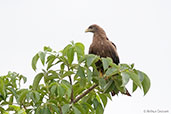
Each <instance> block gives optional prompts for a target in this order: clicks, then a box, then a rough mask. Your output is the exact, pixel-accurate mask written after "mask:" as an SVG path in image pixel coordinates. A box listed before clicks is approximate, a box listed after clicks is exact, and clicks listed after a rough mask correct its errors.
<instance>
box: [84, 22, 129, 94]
mask: <svg viewBox="0 0 171 114" xmlns="http://www.w3.org/2000/svg"><path fill="white" fill-rule="evenodd" d="M86 32H92V33H93V34H94V35H93V42H92V44H91V45H90V48H89V54H95V55H99V56H100V57H110V58H112V60H113V62H114V63H115V64H117V65H118V64H119V62H120V61H119V56H118V53H117V49H116V45H115V44H114V43H113V42H111V41H110V40H109V39H108V38H107V36H106V33H105V31H104V30H103V29H102V28H101V27H100V26H98V25H96V24H94V25H91V26H89V27H88V29H87V30H86ZM101 64H102V63H101V61H98V62H97V63H96V66H97V68H98V70H103V68H102V67H101ZM111 93H112V96H114V95H115V93H114V91H112V92H111ZM124 94H127V95H128V96H130V94H129V92H128V91H127V90H126V93H124Z"/></svg>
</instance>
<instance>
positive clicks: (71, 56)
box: [67, 47, 74, 64]
mask: <svg viewBox="0 0 171 114" xmlns="http://www.w3.org/2000/svg"><path fill="white" fill-rule="evenodd" d="M67 58H68V63H69V64H72V61H73V60H74V47H70V48H69V49H68V51H67Z"/></svg>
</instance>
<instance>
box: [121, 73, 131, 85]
mask: <svg viewBox="0 0 171 114" xmlns="http://www.w3.org/2000/svg"><path fill="white" fill-rule="evenodd" d="M121 76H122V87H124V86H125V85H126V84H127V83H128V82H129V78H130V77H129V75H128V73H126V72H122V73H121Z"/></svg>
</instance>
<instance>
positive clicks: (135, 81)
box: [123, 71, 141, 88]
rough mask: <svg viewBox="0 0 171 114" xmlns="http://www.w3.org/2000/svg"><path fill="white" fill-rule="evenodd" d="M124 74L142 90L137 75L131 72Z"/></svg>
mask: <svg viewBox="0 0 171 114" xmlns="http://www.w3.org/2000/svg"><path fill="white" fill-rule="evenodd" d="M123 73H125V75H128V76H129V77H130V78H131V79H132V80H133V82H134V83H135V84H136V85H137V86H139V87H140V88H141V81H140V79H139V77H138V75H137V74H135V73H134V72H131V71H130V72H127V71H126V72H123Z"/></svg>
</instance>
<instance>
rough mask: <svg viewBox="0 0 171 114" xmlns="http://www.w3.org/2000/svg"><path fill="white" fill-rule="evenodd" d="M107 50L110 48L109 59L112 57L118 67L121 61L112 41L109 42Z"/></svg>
mask: <svg viewBox="0 0 171 114" xmlns="http://www.w3.org/2000/svg"><path fill="white" fill-rule="evenodd" d="M107 48H108V57H111V58H112V60H113V62H114V63H115V64H117V65H118V64H119V62H120V61H119V56H118V53H117V50H116V46H115V45H113V44H112V43H111V41H108V45H107Z"/></svg>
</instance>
